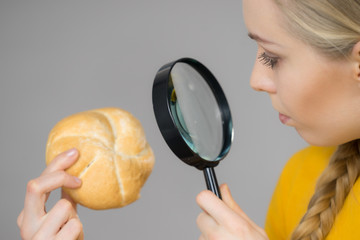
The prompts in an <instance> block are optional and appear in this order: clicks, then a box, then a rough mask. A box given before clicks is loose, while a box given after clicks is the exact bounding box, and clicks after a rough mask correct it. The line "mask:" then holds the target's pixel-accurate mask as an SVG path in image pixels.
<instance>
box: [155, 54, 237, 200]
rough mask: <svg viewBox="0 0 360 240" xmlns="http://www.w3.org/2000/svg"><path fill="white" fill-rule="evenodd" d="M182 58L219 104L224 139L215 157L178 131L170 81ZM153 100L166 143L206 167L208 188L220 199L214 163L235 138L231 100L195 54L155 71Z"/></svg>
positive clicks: (180, 155)
mask: <svg viewBox="0 0 360 240" xmlns="http://www.w3.org/2000/svg"><path fill="white" fill-rule="evenodd" d="M180 62H181V63H186V64H188V65H190V66H191V67H192V68H193V69H194V70H196V71H197V72H198V73H199V74H200V75H201V76H202V78H203V79H204V80H205V81H206V83H207V84H208V86H209V88H210V89H211V91H212V93H213V95H214V98H215V99H216V102H217V104H218V107H219V110H220V114H221V120H222V132H223V143H222V149H221V151H220V153H219V155H218V157H217V158H216V159H211V160H207V159H204V158H202V157H201V156H200V155H199V154H198V153H196V152H194V151H193V150H192V149H191V147H190V146H189V145H188V144H187V143H186V141H185V140H184V137H183V136H182V134H181V132H180V131H179V126H177V125H176V123H177V122H178V119H177V117H176V116H173V114H172V109H171V98H172V94H173V93H174V89H173V85H172V84H171V83H172V80H171V75H170V74H171V70H172V69H173V67H174V66H175V64H177V63H180ZM152 101H153V108H154V113H155V118H156V121H157V124H158V126H159V129H160V132H161V134H162V136H163V138H164V139H165V141H166V143H167V145H168V146H169V147H170V149H171V150H172V151H173V153H174V154H175V155H176V156H177V157H178V158H180V159H181V160H182V161H183V162H185V163H187V164H189V165H191V166H194V167H196V168H197V169H199V170H203V172H204V176H205V180H206V185H207V188H208V189H209V190H211V191H212V192H214V193H215V194H216V195H217V196H218V197H219V198H220V199H221V194H220V191H219V187H218V183H217V179H216V175H215V171H214V167H216V166H217V165H218V164H219V162H220V161H221V160H222V159H224V157H225V156H226V155H227V154H228V152H229V150H230V147H231V143H232V140H233V125H232V118H231V113H230V108H229V104H228V102H227V100H226V97H225V94H224V92H223V90H222V88H221V86H220V84H219V83H218V81H217V80H216V78H215V77H214V75H213V74H212V73H211V72H210V71H209V70H208V69H207V68H206V67H205V66H204V65H203V64H201V63H200V62H199V61H197V60H195V59H192V58H181V59H178V60H176V61H173V62H170V63H167V64H165V65H164V66H162V67H161V68H160V69H159V71H158V72H157V74H156V77H155V80H154V84H153V89H152Z"/></svg>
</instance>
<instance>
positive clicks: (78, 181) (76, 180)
mask: <svg viewBox="0 0 360 240" xmlns="http://www.w3.org/2000/svg"><path fill="white" fill-rule="evenodd" d="M73 177H74V180H75V182H76V183H79V184H80V183H81V179H80V178H78V177H75V176H73Z"/></svg>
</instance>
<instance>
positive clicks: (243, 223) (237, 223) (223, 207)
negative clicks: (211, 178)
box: [196, 184, 268, 240]
mask: <svg viewBox="0 0 360 240" xmlns="http://www.w3.org/2000/svg"><path fill="white" fill-rule="evenodd" d="M220 192H221V195H222V199H223V200H222V201H221V200H220V199H219V198H218V197H216V196H215V194H213V193H212V192H210V191H208V190H205V191H202V192H201V193H199V195H198V196H197V197H196V201H197V203H198V205H199V206H200V207H201V208H202V210H203V212H202V213H200V214H199V216H198V218H197V225H198V227H199V229H200V231H201V233H202V234H201V236H200V238H199V240H216V239H221V240H230V239H234V240H235V239H241V240H245V239H246V240H250V239H268V237H267V236H266V233H265V231H264V230H263V229H262V228H260V227H259V226H257V225H256V224H255V223H254V222H253V221H251V220H250V219H249V217H248V216H246V214H245V213H244V212H243V211H242V210H241V208H240V207H239V205H237V203H236V202H235V201H234V199H233V198H232V196H231V193H230V189H229V187H228V186H227V185H226V184H223V185H221V186H220Z"/></svg>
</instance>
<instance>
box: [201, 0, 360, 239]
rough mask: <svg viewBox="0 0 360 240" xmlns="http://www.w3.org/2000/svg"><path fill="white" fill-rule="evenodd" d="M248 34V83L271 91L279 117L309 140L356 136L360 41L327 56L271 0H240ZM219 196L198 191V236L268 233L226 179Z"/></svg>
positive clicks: (334, 141)
mask: <svg viewBox="0 0 360 240" xmlns="http://www.w3.org/2000/svg"><path fill="white" fill-rule="evenodd" d="M243 10H244V19H245V23H246V26H247V28H248V31H249V35H250V37H251V38H253V39H254V40H255V41H256V43H257V45H258V53H257V56H261V57H259V58H258V59H257V60H256V62H255V64H254V68H253V72H252V76H251V80H250V85H251V87H252V88H253V89H254V90H256V91H261V92H266V93H268V94H269V96H270V99H271V101H272V105H273V107H274V109H275V110H276V111H278V112H279V113H281V115H280V116H279V117H280V119H282V120H283V121H282V122H283V123H285V124H286V125H288V126H292V127H294V128H295V129H296V130H297V132H298V133H299V134H300V136H301V137H302V138H303V139H304V140H305V141H307V142H308V143H309V144H313V145H319V146H333V145H339V144H342V143H345V142H348V141H351V140H353V139H358V138H360V124H359V120H358V119H359V118H360V108H359V107H358V106H360V86H359V83H360V67H359V66H360V42H358V43H357V44H356V45H355V46H354V47H353V50H352V52H351V54H350V56H349V57H348V58H346V59H345V58H343V59H337V60H331V59H329V58H327V57H325V56H324V55H323V54H321V53H320V52H319V51H317V50H315V49H314V48H312V47H311V46H309V45H307V44H305V43H304V42H302V41H300V40H298V39H295V38H294V37H293V36H292V35H291V34H289V33H288V32H287V31H286V30H285V28H284V27H283V25H282V24H283V23H284V20H283V19H282V13H281V12H280V10H279V9H278V8H277V6H276V5H275V4H274V3H273V0H243ZM221 193H222V196H223V201H221V200H220V199H218V198H217V197H216V196H215V195H214V194H212V193H211V192H209V191H203V192H201V193H200V194H199V195H198V196H197V203H198V205H199V206H200V207H201V209H202V210H203V212H202V213H200V215H199V217H198V220H197V224H198V227H199V229H200V231H201V236H200V238H199V239H200V240H205V239H209V240H210V239H211V240H215V239H222V240H230V239H247V240H249V239H268V238H267V236H266V234H265V232H264V230H263V229H261V228H260V227H258V226H257V225H256V224H255V223H253V222H252V221H251V220H250V219H249V217H247V216H246V214H245V213H244V212H243V211H242V210H241V208H240V207H239V206H238V205H237V204H236V203H235V201H234V199H233V198H232V196H231V194H230V191H229V188H228V187H227V186H226V185H223V186H222V187H221Z"/></svg>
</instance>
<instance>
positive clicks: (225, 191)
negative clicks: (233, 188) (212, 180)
mask: <svg viewBox="0 0 360 240" xmlns="http://www.w3.org/2000/svg"><path fill="white" fill-rule="evenodd" d="M220 191H221V195H222V200H223V201H224V202H225V203H226V205H227V206H228V207H230V208H231V209H232V210H233V211H234V212H236V213H237V214H239V215H240V216H241V217H242V218H244V219H245V220H246V221H247V222H248V223H249V224H251V225H252V226H253V227H255V228H259V227H258V226H257V225H256V223H254V222H253V221H252V220H251V219H250V218H249V217H248V215H246V213H245V212H244V211H243V210H242V209H241V208H240V206H239V205H238V204H237V203H236V202H235V200H234V198H233V197H232V195H231V192H230V188H229V186H228V185H227V184H222V185H221V186H220Z"/></svg>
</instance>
